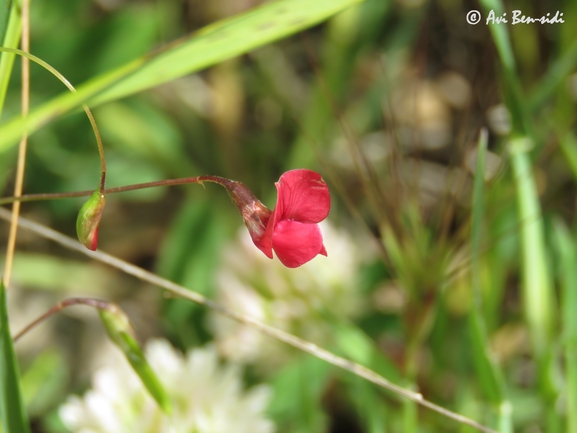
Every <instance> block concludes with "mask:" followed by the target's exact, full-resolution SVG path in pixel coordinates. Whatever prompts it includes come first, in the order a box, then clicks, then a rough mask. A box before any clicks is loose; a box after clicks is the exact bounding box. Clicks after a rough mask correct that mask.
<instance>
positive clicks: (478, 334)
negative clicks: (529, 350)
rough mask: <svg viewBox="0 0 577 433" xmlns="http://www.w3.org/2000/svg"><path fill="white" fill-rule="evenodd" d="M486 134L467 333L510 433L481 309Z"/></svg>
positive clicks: (480, 155) (476, 197) (475, 207)
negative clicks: (471, 300) (471, 302)
mask: <svg viewBox="0 0 577 433" xmlns="http://www.w3.org/2000/svg"><path fill="white" fill-rule="evenodd" d="M487 142H488V132H487V130H486V129H483V130H481V134H480V136H479V145H478V147H477V164H476V170H475V182H474V189H473V203H472V213H473V221H472V230H471V279H472V281H471V283H472V288H473V305H472V308H471V312H470V315H469V331H470V333H471V340H472V349H473V359H474V363H475V368H476V370H477V375H478V376H479V383H480V384H481V385H482V387H483V389H484V391H485V394H486V396H487V398H488V399H489V401H491V402H492V403H493V404H495V406H496V407H497V408H498V412H499V414H498V426H499V427H498V428H499V431H501V432H503V433H505V432H507V433H509V432H512V431H513V422H512V419H511V417H510V411H502V410H500V408H502V407H508V405H509V404H508V402H506V401H505V381H504V379H503V375H502V373H501V371H500V369H499V367H498V365H497V363H496V361H495V358H494V357H493V354H492V353H491V352H490V344H489V338H488V336H487V330H486V324H485V320H484V317H483V309H482V305H481V303H482V284H481V259H480V257H481V241H482V238H483V216H484V196H485V190H484V189H485V156H486V153H487Z"/></svg>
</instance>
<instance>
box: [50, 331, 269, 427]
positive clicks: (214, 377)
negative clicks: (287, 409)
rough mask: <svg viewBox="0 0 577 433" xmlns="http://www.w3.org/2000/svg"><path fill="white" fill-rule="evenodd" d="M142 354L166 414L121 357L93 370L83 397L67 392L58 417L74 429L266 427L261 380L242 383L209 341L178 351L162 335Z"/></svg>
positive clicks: (265, 392) (265, 401)
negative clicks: (162, 393)
mask: <svg viewBox="0 0 577 433" xmlns="http://www.w3.org/2000/svg"><path fill="white" fill-rule="evenodd" d="M146 357H147V359H148V361H149V363H150V364H151V366H152V368H153V369H154V371H155V372H156V374H157V375H158V377H159V379H160V381H161V382H162V384H163V385H164V387H165V389H166V391H167V393H168V395H169V396H170V397H171V399H172V401H173V404H174V413H173V415H172V416H171V417H168V416H166V415H165V414H164V413H163V412H162V411H161V410H160V409H159V408H158V406H157V404H156V403H155V402H154V400H153V399H152V397H150V395H149V394H148V393H147V391H146V390H145V389H144V386H143V385H142V384H141V382H140V381H139V379H138V377H137V376H136V374H135V373H134V371H133V370H132V369H130V367H129V366H128V363H127V362H126V361H124V362H119V363H117V364H116V366H115V367H114V368H110V367H107V368H104V369H102V370H99V371H98V372H97V373H96V374H95V376H94V379H93V389H92V390H90V391H88V392H87V393H86V394H85V396H84V398H79V397H77V396H71V397H69V398H68V400H67V402H66V403H65V404H64V405H63V406H62V407H61V408H60V417H61V419H62V421H63V422H64V424H65V425H66V427H67V428H68V429H70V430H71V431H72V432H74V433H133V432H134V433H190V432H194V433H230V432H235V433H272V432H274V425H273V423H272V422H271V421H270V420H268V419H267V418H266V417H265V415H264V411H265V409H266V406H267V405H268V402H269V400H270V397H271V391H270V389H269V388H268V387H267V386H265V385H260V386H256V387H254V388H252V389H250V390H249V391H244V390H243V389H242V380H241V371H240V369H239V367H238V366H235V365H227V366H221V365H219V362H218V357H217V354H216V351H215V350H214V348H213V347H212V346H207V347H205V348H202V349H194V350H191V351H190V352H188V354H187V355H186V356H182V354H180V353H179V352H178V351H176V350H175V349H174V348H173V347H172V346H170V344H169V343H168V342H167V341H165V340H152V341H150V342H149V343H148V344H147V347H146Z"/></svg>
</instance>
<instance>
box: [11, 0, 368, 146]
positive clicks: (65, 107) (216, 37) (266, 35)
mask: <svg viewBox="0 0 577 433" xmlns="http://www.w3.org/2000/svg"><path fill="white" fill-rule="evenodd" d="M359 2H360V0H317V1H314V2H311V1H310V0H281V1H277V2H274V3H267V4H265V5H263V6H261V7H258V8H255V9H253V10H251V11H249V12H246V13H244V14H241V15H237V16H235V17H232V18H229V19H225V20H222V21H219V22H217V23H215V24H212V25H209V26H207V27H205V28H204V29H202V30H200V31H199V32H197V33H195V34H193V35H191V36H189V37H186V38H184V39H182V40H180V41H177V42H175V43H173V44H170V45H168V46H167V47H165V48H164V49H161V50H158V51H156V52H154V53H151V54H149V55H147V56H144V57H142V58H140V59H137V60H135V61H133V62H130V63H128V64H126V65H124V66H122V67H120V68H118V69H115V70H113V71H109V72H107V73H105V74H103V75H100V76H98V77H96V78H94V79H92V80H89V81H88V82H86V83H84V84H82V85H80V86H78V87H77V90H78V91H77V93H75V94H68V93H66V94H64V95H60V96H58V97H56V98H55V99H53V100H51V101H49V102H47V103H45V104H43V105H42V106H40V107H38V108H36V109H34V110H32V111H31V112H30V113H29V115H28V117H27V118H26V120H25V119H23V118H22V117H19V116H18V117H16V118H13V119H11V120H10V121H8V122H6V123H4V124H2V125H0V152H1V151H4V150H6V149H7V148H9V147H10V146H11V145H13V144H14V143H15V142H16V141H17V140H18V139H19V138H20V136H21V135H22V133H23V132H24V131H25V130H26V129H27V130H28V132H29V133H32V132H34V131H35V130H37V129H38V128H40V127H41V126H42V125H44V124H46V123H48V122H50V121H51V120H54V119H55V118H57V117H59V116H61V115H62V114H64V113H67V112H69V111H70V110H73V109H75V108H78V107H80V105H82V104H83V103H88V105H90V106H95V105H98V104H102V103H104V102H108V101H112V100H115V99H118V98H122V97H125V96H128V95H131V94H134V93H136V92H139V91H142V90H145V89H149V88H151V87H155V86H158V85H160V84H163V83H165V82H167V81H170V80H173V79H175V78H179V77H182V76H184V75H187V74H190V73H192V72H195V71H198V70H201V69H203V68H207V67H209V66H212V65H215V64H217V63H220V62H222V61H224V60H227V59H230V58H232V57H236V56H238V55H241V54H244V53H246V52H248V51H250V50H253V49H255V48H257V47H260V46H262V45H265V44H268V43H271V42H273V41H276V40H278V39H281V38H283V37H286V36H289V35H291V34H294V33H297V32H299V31H301V30H304V29H306V28H308V27H311V26H313V25H315V24H318V23H320V22H322V21H323V20H326V19H327V18H329V17H330V16H332V15H334V14H336V13H337V12H340V11H342V10H344V9H346V8H347V7H349V6H351V5H353V4H356V3H359Z"/></svg>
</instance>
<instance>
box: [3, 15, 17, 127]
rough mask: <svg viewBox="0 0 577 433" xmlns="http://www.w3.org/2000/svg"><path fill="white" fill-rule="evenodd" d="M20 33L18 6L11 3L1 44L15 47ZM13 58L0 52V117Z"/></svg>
mask: <svg viewBox="0 0 577 433" xmlns="http://www.w3.org/2000/svg"><path fill="white" fill-rule="evenodd" d="M21 33H22V20H21V19H20V8H18V7H16V5H15V4H12V9H11V11H10V18H9V21H8V28H7V30H6V35H5V37H4V38H2V37H0V41H4V43H3V44H2V46H3V47H7V48H16V47H17V46H18V44H19V43H20V35H21ZM15 58H16V56H15V55H14V54H8V53H0V117H2V109H3V108H4V100H5V98H6V91H7V90H8V83H9V82H10V75H11V74H12V66H13V65H14V59H15Z"/></svg>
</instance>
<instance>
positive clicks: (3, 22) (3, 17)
mask: <svg viewBox="0 0 577 433" xmlns="http://www.w3.org/2000/svg"><path fill="white" fill-rule="evenodd" d="M11 10H12V0H0V41H3V40H4V37H5V36H6V29H7V28H8V19H9V17H10V11H11Z"/></svg>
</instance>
